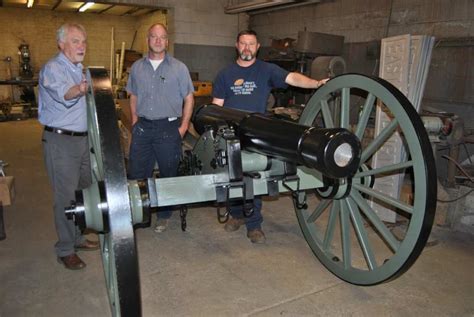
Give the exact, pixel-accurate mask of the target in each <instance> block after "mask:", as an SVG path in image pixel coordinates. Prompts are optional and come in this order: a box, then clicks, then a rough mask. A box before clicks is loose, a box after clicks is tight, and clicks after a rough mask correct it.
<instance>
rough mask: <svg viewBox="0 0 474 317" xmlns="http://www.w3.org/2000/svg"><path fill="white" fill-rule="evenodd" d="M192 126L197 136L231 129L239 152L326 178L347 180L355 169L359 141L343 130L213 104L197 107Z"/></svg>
mask: <svg viewBox="0 0 474 317" xmlns="http://www.w3.org/2000/svg"><path fill="white" fill-rule="evenodd" d="M193 123H194V127H195V128H196V130H197V131H198V132H199V133H200V134H202V133H203V132H204V131H205V130H206V129H209V128H212V129H215V130H216V131H217V130H218V129H219V128H222V127H224V126H231V127H233V128H234V129H235V131H236V134H237V135H238V136H239V138H240V142H241V146H242V149H245V150H247V151H250V152H255V153H260V154H264V155H267V156H270V157H275V158H277V159H280V160H282V161H286V162H292V163H295V164H299V165H304V166H307V167H310V168H314V169H316V170H318V171H320V172H321V173H323V174H324V175H326V176H327V177H331V178H342V177H351V176H352V175H354V174H355V172H356V171H357V169H358V167H359V163H360V154H361V145H360V142H359V139H358V138H357V137H356V136H355V135H354V134H353V133H351V132H349V131H348V130H346V129H342V128H336V129H321V128H316V127H307V126H304V125H300V124H297V123H293V122H289V121H284V120H279V119H275V118H272V117H269V116H266V115H263V114H259V113H248V112H244V111H240V110H235V109H229V108H223V107H220V106H217V105H204V106H201V107H200V108H199V109H197V111H196V112H195V114H194V117H193Z"/></svg>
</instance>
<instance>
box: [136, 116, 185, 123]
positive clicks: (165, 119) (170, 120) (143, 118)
mask: <svg viewBox="0 0 474 317" xmlns="http://www.w3.org/2000/svg"><path fill="white" fill-rule="evenodd" d="M139 119H140V120H143V121H146V122H156V121H168V122H172V121H175V120H178V117H169V118H160V119H148V118H145V117H139Z"/></svg>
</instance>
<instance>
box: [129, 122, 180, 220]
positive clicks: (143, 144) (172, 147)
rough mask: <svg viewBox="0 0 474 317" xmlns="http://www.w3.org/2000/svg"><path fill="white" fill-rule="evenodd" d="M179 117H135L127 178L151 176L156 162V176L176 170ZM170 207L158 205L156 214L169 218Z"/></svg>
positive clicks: (178, 147) (178, 151)
mask: <svg viewBox="0 0 474 317" xmlns="http://www.w3.org/2000/svg"><path fill="white" fill-rule="evenodd" d="M179 125H180V121H179V120H174V121H168V119H160V120H148V119H145V118H139V119H138V121H137V123H135V125H134V126H133V128H132V142H131V144H130V155H129V162H128V178H129V179H145V178H150V177H152V176H153V169H154V167H155V163H158V169H159V171H160V177H162V178H165V177H174V176H176V175H177V174H178V164H179V160H180V157H181V135H180V134H179V130H178V128H179ZM172 210H173V209H172V207H163V208H160V209H159V213H158V214H159V215H158V217H159V218H162V219H169V218H170V217H171V213H172Z"/></svg>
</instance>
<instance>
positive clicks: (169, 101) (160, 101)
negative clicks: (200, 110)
mask: <svg viewBox="0 0 474 317" xmlns="http://www.w3.org/2000/svg"><path fill="white" fill-rule="evenodd" d="M127 91H128V92H129V93H131V94H133V95H135V96H137V109H136V110H137V115H138V116H139V117H145V118H147V119H150V120H156V119H163V118H170V117H181V115H182V112H183V100H184V98H185V97H186V96H188V95H189V94H190V93H192V92H193V91H194V86H193V82H192V80H191V76H190V74H189V70H188V68H187V67H186V65H184V63H182V62H181V61H179V60H177V59H176V58H173V57H171V56H169V55H168V54H166V55H165V58H164V59H163V62H161V64H160V66H158V68H157V69H156V70H154V69H153V66H152V65H151V62H150V59H149V58H148V57H147V56H145V57H143V58H141V59H139V60H138V61H136V62H135V63H133V65H132V69H131V71H130V76H129V78H128V82H127Z"/></svg>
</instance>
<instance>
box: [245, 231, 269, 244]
mask: <svg viewBox="0 0 474 317" xmlns="http://www.w3.org/2000/svg"><path fill="white" fill-rule="evenodd" d="M247 237H248V238H249V239H250V241H251V242H252V243H265V240H266V238H265V234H264V233H263V231H262V229H253V230H249V231H247Z"/></svg>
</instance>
